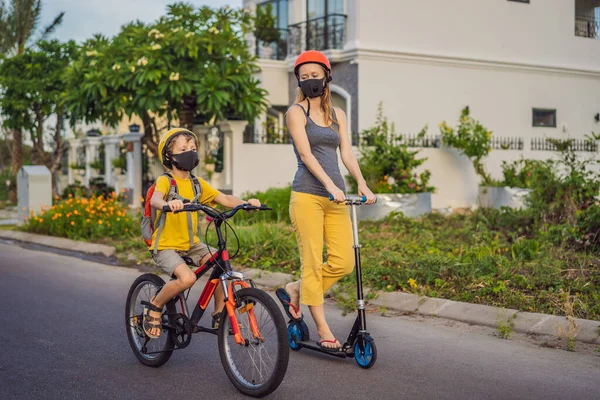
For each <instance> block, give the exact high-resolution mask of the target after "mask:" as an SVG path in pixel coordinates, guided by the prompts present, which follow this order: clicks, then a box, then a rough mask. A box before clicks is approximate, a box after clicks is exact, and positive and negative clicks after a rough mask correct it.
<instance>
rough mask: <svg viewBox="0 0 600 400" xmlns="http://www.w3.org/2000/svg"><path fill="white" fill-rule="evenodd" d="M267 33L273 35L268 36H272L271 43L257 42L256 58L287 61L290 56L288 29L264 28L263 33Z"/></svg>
mask: <svg viewBox="0 0 600 400" xmlns="http://www.w3.org/2000/svg"><path fill="white" fill-rule="evenodd" d="M265 31H266V32H267V33H271V34H270V35H268V36H271V41H269V42H265V41H263V40H256V46H255V51H256V56H257V57H258V58H263V59H269V60H285V57H286V56H287V54H288V36H289V31H288V30H287V29H277V28H270V29H269V28H267V29H265V28H263V32H265ZM269 31H270V32H269ZM273 39H274V40H273Z"/></svg>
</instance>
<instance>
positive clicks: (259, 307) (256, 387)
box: [218, 288, 289, 397]
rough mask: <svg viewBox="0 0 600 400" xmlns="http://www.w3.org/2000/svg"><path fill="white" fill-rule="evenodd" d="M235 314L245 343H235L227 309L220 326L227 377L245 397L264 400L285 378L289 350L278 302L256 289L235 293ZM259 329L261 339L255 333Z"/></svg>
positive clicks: (220, 344) (223, 313) (220, 342)
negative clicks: (253, 327) (262, 398)
mask: <svg viewBox="0 0 600 400" xmlns="http://www.w3.org/2000/svg"><path fill="white" fill-rule="evenodd" d="M235 314H236V318H237V322H238V329H239V331H240V333H241V335H242V338H243V340H244V343H242V344H238V343H236V341H235V337H234V331H235V330H236V329H232V326H231V321H230V319H229V316H228V314H227V309H226V308H225V309H224V310H223V312H222V313H221V321H220V323H219V332H218V335H219V340H218V341H219V354H220V356H221V363H222V364H223V368H224V369H225V373H226V374H227V377H228V378H229V380H230V381H231V382H232V383H233V385H234V386H235V387H236V388H237V389H238V390H239V391H240V392H242V393H244V394H245V395H248V396H252V397H263V396H266V395H268V394H270V393H272V392H273V391H275V390H276V389H277V388H278V387H279V385H280V384H281V381H282V380H283V377H284V376H285V373H286V370H287V366H288V360H289V348H288V343H287V329H286V324H285V320H284V319H283V316H282V315H281V311H280V310H279V307H278V306H277V304H276V303H275V301H274V300H273V299H272V298H271V297H270V296H269V295H268V294H267V293H265V292H264V291H262V290H259V289H256V288H246V289H241V290H239V291H237V292H236V308H235ZM252 324H255V330H254V332H256V328H258V329H257V330H258V332H259V333H260V334H259V335H256V334H255V333H253V329H252Z"/></svg>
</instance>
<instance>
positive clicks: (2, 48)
mask: <svg viewBox="0 0 600 400" xmlns="http://www.w3.org/2000/svg"><path fill="white" fill-rule="evenodd" d="M41 13H42V1H41V0H9V3H8V5H7V4H6V3H5V1H4V0H0V54H6V55H9V56H11V55H20V54H23V52H24V51H25V47H26V45H28V44H30V43H32V42H33V43H35V42H38V41H39V40H43V39H45V38H46V37H48V36H49V35H50V34H52V32H54V30H55V29H56V27H57V26H58V25H60V24H61V23H62V19H63V17H64V15H65V13H64V12H61V13H59V14H58V15H57V16H56V17H55V18H54V20H53V21H52V23H51V24H50V25H48V26H47V27H46V28H44V29H43V30H42V31H41V32H40V36H39V37H38V38H37V39H35V40H34V39H33V36H34V34H35V32H36V30H37V28H38V25H39V23H40V16H41ZM12 136H13V151H12V172H13V174H14V175H16V174H17V172H18V171H19V170H20V169H21V167H22V166H23V132H22V131H21V129H14V130H13V132H12ZM11 200H12V201H13V202H14V201H16V200H17V192H16V187H12V190H11Z"/></svg>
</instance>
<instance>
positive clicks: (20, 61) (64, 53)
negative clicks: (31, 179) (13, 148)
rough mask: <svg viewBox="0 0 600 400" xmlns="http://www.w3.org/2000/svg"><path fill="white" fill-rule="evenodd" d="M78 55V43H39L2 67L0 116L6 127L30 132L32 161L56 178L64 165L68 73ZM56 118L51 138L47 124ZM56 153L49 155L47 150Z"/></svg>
mask: <svg viewBox="0 0 600 400" xmlns="http://www.w3.org/2000/svg"><path fill="white" fill-rule="evenodd" d="M76 54H77V46H76V44H75V42H73V41H70V42H68V43H60V42H58V41H49V42H47V41H43V42H39V43H38V46H37V48H35V49H33V48H28V49H26V50H25V52H24V53H23V54H17V55H15V56H13V57H11V58H6V59H4V61H3V62H2V68H0V88H2V91H3V92H4V96H2V97H0V113H1V114H2V116H3V117H4V123H3V124H4V126H5V127H6V128H9V129H13V130H15V129H19V130H21V131H28V132H30V134H31V141H32V143H33V153H32V161H33V162H34V163H35V164H43V165H46V166H47V167H48V169H49V170H50V172H51V173H52V174H53V175H54V174H55V173H56V172H57V171H58V170H59V168H60V166H61V160H62V156H63V152H64V141H63V137H62V127H63V121H64V117H65V105H64V102H65V97H66V92H67V88H68V87H67V86H66V84H65V80H64V78H65V74H66V70H67V68H68V66H69V64H70V63H71V62H72V60H73V59H74V58H75V55H76ZM51 115H55V116H56V120H57V122H56V126H55V128H54V132H53V133H52V134H51V135H50V134H49V133H50V132H48V131H47V130H46V129H45V127H44V124H45V122H46V121H47V119H48V117H50V116H51ZM48 146H51V147H52V151H51V152H47V151H46V147H48Z"/></svg>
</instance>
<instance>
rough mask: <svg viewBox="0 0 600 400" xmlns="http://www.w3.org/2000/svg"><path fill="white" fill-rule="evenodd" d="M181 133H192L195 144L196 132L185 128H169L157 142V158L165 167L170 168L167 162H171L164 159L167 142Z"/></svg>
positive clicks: (167, 147)
mask: <svg viewBox="0 0 600 400" xmlns="http://www.w3.org/2000/svg"><path fill="white" fill-rule="evenodd" d="M183 133H187V134H189V135H192V136H193V137H194V140H196V145H197V144H198V137H197V136H196V134H195V133H194V132H192V131H190V130H188V129H185V128H173V129H169V131H168V132H167V133H165V134H164V135H163V136H162V137H161V138H160V142H159V143H158V158H159V159H160V162H161V164H163V165H165V166H166V167H167V168H170V165H167V164H171V163H170V161H169V160H166V158H167V157H166V154H167V151H168V149H169V143H171V141H172V140H173V139H175V138H176V137H177V136H179V135H181V134H183Z"/></svg>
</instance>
